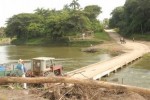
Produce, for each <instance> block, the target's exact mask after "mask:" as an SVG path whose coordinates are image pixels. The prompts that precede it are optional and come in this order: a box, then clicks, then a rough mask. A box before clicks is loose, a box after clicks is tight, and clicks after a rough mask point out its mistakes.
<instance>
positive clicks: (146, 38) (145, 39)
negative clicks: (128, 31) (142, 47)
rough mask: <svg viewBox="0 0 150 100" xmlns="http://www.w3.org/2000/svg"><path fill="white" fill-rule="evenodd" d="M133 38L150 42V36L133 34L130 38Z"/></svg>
mask: <svg viewBox="0 0 150 100" xmlns="http://www.w3.org/2000/svg"><path fill="white" fill-rule="evenodd" d="M133 37H134V39H135V40H144V41H150V34H133V35H131V36H130V37H129V38H130V39H132V38H133Z"/></svg>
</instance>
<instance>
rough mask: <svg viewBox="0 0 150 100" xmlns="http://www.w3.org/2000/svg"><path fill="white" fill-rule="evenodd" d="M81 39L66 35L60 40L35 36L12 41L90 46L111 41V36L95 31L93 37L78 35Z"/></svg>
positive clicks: (48, 44)
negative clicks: (70, 38)
mask: <svg viewBox="0 0 150 100" xmlns="http://www.w3.org/2000/svg"><path fill="white" fill-rule="evenodd" d="M78 38H79V39H76V40H71V41H69V39H68V38H67V37H64V38H62V39H60V40H57V41H54V40H51V39H50V38H33V39H28V40H27V41H26V40H21V39H20V40H19V39H15V40H13V41H12V43H13V44H17V45H22V44H24V45H43V46H76V47H80V46H84V47H85V46H90V45H91V44H93V45H96V44H101V43H103V41H109V40H110V37H109V35H108V34H107V33H106V32H96V33H94V37H93V38H91V39H84V40H82V39H80V38H81V37H78Z"/></svg>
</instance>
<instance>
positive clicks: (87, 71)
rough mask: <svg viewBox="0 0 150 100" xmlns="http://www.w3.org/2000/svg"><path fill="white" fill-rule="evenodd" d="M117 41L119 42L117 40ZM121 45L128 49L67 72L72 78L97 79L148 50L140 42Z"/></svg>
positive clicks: (115, 37) (114, 36) (115, 36)
mask: <svg viewBox="0 0 150 100" xmlns="http://www.w3.org/2000/svg"><path fill="white" fill-rule="evenodd" d="M108 33H109V34H110V36H111V35H112V31H108ZM111 37H113V38H114V39H115V40H119V38H118V36H117V35H112V36H111ZM117 42H118V43H119V41H117ZM122 45H123V46H124V47H126V48H127V49H130V50H129V51H128V52H126V53H124V54H122V55H120V56H117V57H114V58H112V59H110V60H107V61H103V62H98V63H95V64H91V65H88V66H85V67H82V68H80V69H77V70H74V71H71V72H68V73H67V74H68V75H69V76H71V77H74V78H80V79H87V78H89V79H93V80H97V79H100V78H101V77H103V76H105V75H109V74H110V73H111V72H113V71H114V72H116V71H117V69H119V68H122V67H123V66H126V65H128V64H130V63H132V62H133V61H135V60H137V59H139V58H140V57H142V56H143V55H144V54H145V53H148V52H149V48H148V46H146V45H144V44H141V43H135V42H133V41H127V43H126V44H122Z"/></svg>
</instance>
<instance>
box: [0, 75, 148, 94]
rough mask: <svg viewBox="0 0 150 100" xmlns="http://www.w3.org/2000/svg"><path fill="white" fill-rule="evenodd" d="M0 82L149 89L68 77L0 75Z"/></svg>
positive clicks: (136, 89) (132, 89) (138, 91)
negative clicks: (0, 76)
mask: <svg viewBox="0 0 150 100" xmlns="http://www.w3.org/2000/svg"><path fill="white" fill-rule="evenodd" d="M2 83H70V84H75V83H76V84H81V85H91V86H97V87H103V88H108V89H122V90H129V91H133V92H136V93H139V94H146V95H150V89H145V88H140V87H135V86H127V85H119V84H115V83H109V82H104V81H94V80H85V79H77V78H76V79H75V78H70V77H33V78H27V77H26V78H22V77H2V78H0V84H2Z"/></svg>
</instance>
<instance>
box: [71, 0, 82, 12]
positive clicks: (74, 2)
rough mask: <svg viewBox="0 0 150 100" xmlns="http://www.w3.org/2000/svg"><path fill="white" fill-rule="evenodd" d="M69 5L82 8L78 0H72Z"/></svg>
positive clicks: (75, 8)
mask: <svg viewBox="0 0 150 100" xmlns="http://www.w3.org/2000/svg"><path fill="white" fill-rule="evenodd" d="M69 6H70V7H71V8H72V9H74V10H77V9H79V8H80V4H79V3H78V0H72V2H71V3H70V5H69Z"/></svg>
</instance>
